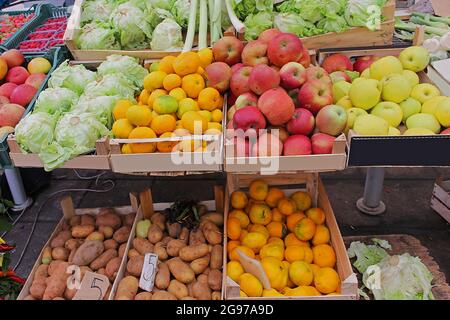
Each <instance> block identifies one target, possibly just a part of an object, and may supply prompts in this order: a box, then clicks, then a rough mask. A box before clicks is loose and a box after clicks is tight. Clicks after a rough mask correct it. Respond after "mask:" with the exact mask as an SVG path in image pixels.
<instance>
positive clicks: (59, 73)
mask: <svg viewBox="0 0 450 320" xmlns="http://www.w3.org/2000/svg"><path fill="white" fill-rule="evenodd" d="M96 79H97V74H96V73H95V72H93V71H90V70H87V69H86V68H85V66H83V65H81V64H78V65H75V66H69V63H68V61H67V60H66V61H64V62H63V63H61V65H60V66H59V67H58V68H56V70H55V71H53V73H52V76H51V77H50V79H49V80H48V87H49V88H57V87H60V88H67V89H70V90H72V91H74V92H76V93H77V94H82V93H83V91H84V88H85V87H86V85H87V84H88V83H90V82H92V81H95V80H96Z"/></svg>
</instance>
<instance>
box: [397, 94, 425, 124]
mask: <svg viewBox="0 0 450 320" xmlns="http://www.w3.org/2000/svg"><path fill="white" fill-rule="evenodd" d="M400 108H402V111H403V119H402V121H403V122H405V121H406V119H408V118H409V117H410V116H412V115H413V114H416V113H419V112H420V109H421V108H422V106H421V104H420V102H419V101H417V100H416V99H414V98H408V99H406V100H405V101H402V102H400Z"/></svg>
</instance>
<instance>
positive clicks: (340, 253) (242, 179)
mask: <svg viewBox="0 0 450 320" xmlns="http://www.w3.org/2000/svg"><path fill="white" fill-rule="evenodd" d="M256 178H258V177H257V176H255V175H250V174H242V175H239V174H228V179H227V181H228V182H227V192H226V194H227V197H226V198H225V212H224V218H225V222H224V225H225V230H224V248H226V247H227V241H228V239H227V236H226V234H227V230H226V225H227V217H228V212H229V211H230V202H229V196H230V195H231V193H232V192H233V191H235V190H239V189H243V188H247V187H248V186H249V184H250V182H251V181H253V180H254V179H256ZM259 178H262V179H264V180H265V181H266V182H268V183H269V185H271V186H277V187H279V188H281V189H283V190H284V191H285V192H286V194H287V195H291V194H292V193H294V192H296V191H299V190H303V191H307V192H308V193H309V194H310V195H311V197H312V200H313V206H318V207H320V208H322V209H323V210H324V212H325V224H326V225H327V226H328V229H329V230H330V236H331V245H332V246H333V248H334V250H335V252H336V268H337V272H338V274H339V277H340V279H341V295H336V296H314V297H270V299H271V300H272V299H273V300H356V299H358V281H357V278H356V274H355V273H354V272H353V270H352V266H351V264H350V260H349V258H348V255H347V250H346V247H345V245H344V241H343V239H342V236H341V232H340V231H339V226H338V224H337V222H336V218H335V216H334V213H333V209H332V207H331V204H330V200H329V199H328V195H327V193H326V191H325V188H324V185H323V183H322V181H321V180H320V177H319V174H317V173H297V174H279V175H276V176H270V177H259ZM301 184H303V185H305V187H304V188H299V187H298V185H301ZM223 257H224V265H226V263H227V259H228V255H227V252H226V250H224V255H223ZM222 286H223V289H222V291H223V294H224V297H225V299H227V300H265V299H267V298H266V297H252V298H241V297H240V288H239V285H238V284H237V283H235V282H234V281H233V280H231V279H230V278H229V277H227V275H226V268H225V269H224V274H223V281H222Z"/></svg>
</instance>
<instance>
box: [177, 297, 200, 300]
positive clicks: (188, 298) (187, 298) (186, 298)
mask: <svg viewBox="0 0 450 320" xmlns="http://www.w3.org/2000/svg"><path fill="white" fill-rule="evenodd" d="M180 300H197V299H195V298H194V297H184V298H181V299H180Z"/></svg>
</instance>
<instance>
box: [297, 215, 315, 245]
mask: <svg viewBox="0 0 450 320" xmlns="http://www.w3.org/2000/svg"><path fill="white" fill-rule="evenodd" d="M294 233H295V235H296V236H297V238H298V239H299V240H302V241H308V240H311V239H312V237H314V234H315V233H316V224H315V223H314V221H312V220H311V219H310V218H303V219H301V220H300V221H299V222H297V224H296V225H295V230H294Z"/></svg>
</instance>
